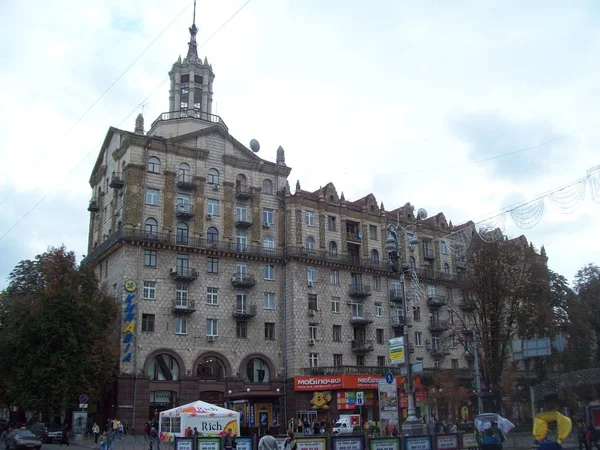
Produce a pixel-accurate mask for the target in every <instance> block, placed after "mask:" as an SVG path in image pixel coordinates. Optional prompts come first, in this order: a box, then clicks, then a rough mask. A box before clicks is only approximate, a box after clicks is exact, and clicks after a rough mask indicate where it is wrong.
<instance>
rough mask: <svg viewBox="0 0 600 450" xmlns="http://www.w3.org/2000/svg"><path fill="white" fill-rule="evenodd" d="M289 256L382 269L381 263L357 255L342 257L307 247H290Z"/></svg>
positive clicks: (288, 249)
mask: <svg viewBox="0 0 600 450" xmlns="http://www.w3.org/2000/svg"><path fill="white" fill-rule="evenodd" d="M286 251H287V255H288V256H291V257H298V258H311V259H315V260H319V261H328V262H335V263H338V264H347V265H350V266H356V267H368V268H381V267H382V264H381V262H377V263H376V262H373V261H371V260H370V259H369V258H361V257H360V256H357V255H342V254H340V253H330V252H328V251H326V250H313V249H307V248H306V247H294V246H290V247H287V249H286Z"/></svg>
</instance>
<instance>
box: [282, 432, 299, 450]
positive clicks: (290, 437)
mask: <svg viewBox="0 0 600 450" xmlns="http://www.w3.org/2000/svg"><path fill="white" fill-rule="evenodd" d="M297 449H298V443H297V442H296V440H295V439H294V432H293V431H292V430H290V431H288V434H287V438H286V439H285V442H284V444H283V450H297Z"/></svg>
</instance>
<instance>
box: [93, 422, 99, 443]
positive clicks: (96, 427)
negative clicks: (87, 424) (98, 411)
mask: <svg viewBox="0 0 600 450" xmlns="http://www.w3.org/2000/svg"><path fill="white" fill-rule="evenodd" d="M92 433H93V434H94V444H97V443H98V435H99V434H100V427H99V426H98V424H97V423H96V422H94V425H92Z"/></svg>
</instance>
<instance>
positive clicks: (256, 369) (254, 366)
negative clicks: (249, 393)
mask: <svg viewBox="0 0 600 450" xmlns="http://www.w3.org/2000/svg"><path fill="white" fill-rule="evenodd" d="M269 378H270V377H269V365H268V364H267V363H266V361H264V360H262V359H260V358H252V359H251V360H250V361H248V363H247V364H246V372H245V373H244V379H245V380H246V381H247V382H249V383H268V382H269Z"/></svg>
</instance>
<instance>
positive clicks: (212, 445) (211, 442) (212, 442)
mask: <svg viewBox="0 0 600 450" xmlns="http://www.w3.org/2000/svg"><path fill="white" fill-rule="evenodd" d="M196 442H197V444H196V450H221V439H219V438H203V437H199V438H198V440H197V441H196Z"/></svg>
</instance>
